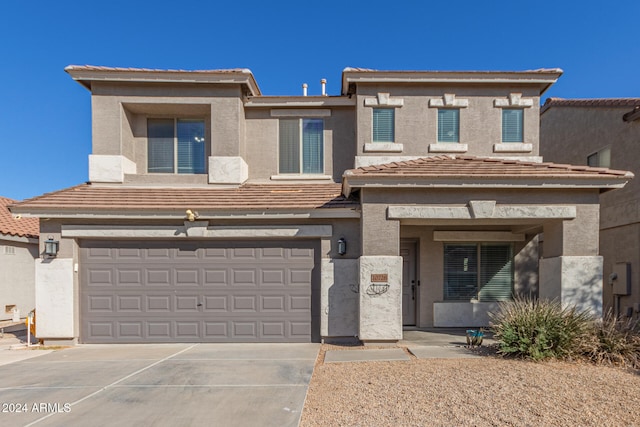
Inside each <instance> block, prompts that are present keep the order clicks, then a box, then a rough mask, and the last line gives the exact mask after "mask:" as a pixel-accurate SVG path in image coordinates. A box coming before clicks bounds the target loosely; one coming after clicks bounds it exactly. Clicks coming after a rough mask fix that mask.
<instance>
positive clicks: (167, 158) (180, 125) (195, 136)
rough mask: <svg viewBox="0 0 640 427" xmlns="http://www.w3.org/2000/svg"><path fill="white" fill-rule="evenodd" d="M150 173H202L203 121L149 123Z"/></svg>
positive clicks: (148, 121)
mask: <svg viewBox="0 0 640 427" xmlns="http://www.w3.org/2000/svg"><path fill="white" fill-rule="evenodd" d="M147 137H148V142H147V171H148V172H149V173H176V172H177V173H180V174H183V173H184V174H202V173H205V138H204V120H198V119H148V120H147Z"/></svg>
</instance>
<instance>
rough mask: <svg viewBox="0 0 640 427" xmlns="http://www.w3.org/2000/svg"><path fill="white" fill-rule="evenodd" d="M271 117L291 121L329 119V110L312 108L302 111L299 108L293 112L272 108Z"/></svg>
mask: <svg viewBox="0 0 640 427" xmlns="http://www.w3.org/2000/svg"><path fill="white" fill-rule="evenodd" d="M271 117H289V118H291V119H295V118H304V119H322V118H324V117H331V110H329V109H326V108H313V109H308V110H303V109H300V108H296V109H293V110H289V109H284V108H274V109H272V110H271Z"/></svg>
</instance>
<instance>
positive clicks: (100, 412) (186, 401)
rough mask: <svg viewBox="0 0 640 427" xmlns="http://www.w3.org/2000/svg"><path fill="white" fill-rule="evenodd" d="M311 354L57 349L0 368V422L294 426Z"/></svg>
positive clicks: (190, 348) (147, 347) (234, 347)
mask: <svg viewBox="0 0 640 427" xmlns="http://www.w3.org/2000/svg"><path fill="white" fill-rule="evenodd" d="M319 348H320V346H319V344H144V345H142V344H141V345H137V344H129V345H81V346H77V347H74V348H69V349H65V350H59V351H55V352H52V353H49V354H45V355H43V356H40V357H35V358H31V359H28V360H23V361H20V362H15V363H11V364H7V365H4V366H0V404H1V405H2V406H1V407H0V425H2V426H31V425H34V426H38V427H45V426H61V425H65V426H81V425H100V426H118V427H125V426H151V425H153V426H171V427H175V426H279V427H280V426H297V425H298V423H299V420H300V414H301V411H302V408H303V405H304V399H305V396H306V392H307V387H308V385H309V381H310V379H311V374H312V372H313V366H314V363H315V360H316V356H317V354H318V351H319ZM22 351H38V350H22ZM18 411H20V412H18Z"/></svg>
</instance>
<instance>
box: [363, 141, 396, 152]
mask: <svg viewBox="0 0 640 427" xmlns="http://www.w3.org/2000/svg"><path fill="white" fill-rule="evenodd" d="M403 149H404V146H403V145H402V144H400V143H397V142H369V143H366V144H364V152H365V153H402V150H403Z"/></svg>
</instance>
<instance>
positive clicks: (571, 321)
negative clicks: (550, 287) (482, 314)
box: [490, 298, 593, 360]
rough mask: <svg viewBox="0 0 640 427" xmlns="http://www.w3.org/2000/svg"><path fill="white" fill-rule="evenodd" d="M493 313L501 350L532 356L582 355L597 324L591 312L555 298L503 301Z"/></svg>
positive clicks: (560, 356) (526, 356)
mask: <svg viewBox="0 0 640 427" xmlns="http://www.w3.org/2000/svg"><path fill="white" fill-rule="evenodd" d="M490 316H491V321H492V325H491V328H492V330H493V333H494V338H495V339H496V340H497V341H498V352H499V353H501V354H504V355H514V356H519V357H523V358H528V359H532V360H544V359H549V358H558V359H563V358H568V357H572V356H575V355H579V354H580V349H581V346H582V341H584V340H585V339H587V337H588V334H589V332H590V330H591V327H592V324H593V320H592V317H591V316H590V315H589V314H588V313H586V312H581V311H578V310H577V309H575V308H571V307H565V308H563V307H562V305H561V304H560V303H559V302H558V301H555V300H554V301H548V300H532V299H528V298H521V299H516V300H514V301H510V302H503V303H500V307H499V310H498V311H497V312H495V313H491V314H490Z"/></svg>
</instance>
